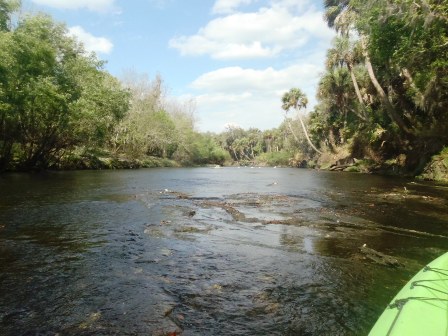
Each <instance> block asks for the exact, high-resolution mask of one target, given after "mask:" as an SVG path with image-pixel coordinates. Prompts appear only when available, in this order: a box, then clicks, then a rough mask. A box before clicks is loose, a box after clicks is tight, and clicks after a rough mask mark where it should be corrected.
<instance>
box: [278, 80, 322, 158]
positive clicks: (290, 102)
mask: <svg viewBox="0 0 448 336" xmlns="http://www.w3.org/2000/svg"><path fill="white" fill-rule="evenodd" d="M307 104H308V98H307V97H306V95H305V94H304V93H303V92H302V91H301V90H300V89H298V88H293V89H291V90H289V91H288V92H286V93H285V94H284V95H283V97H282V108H283V110H284V111H285V114H287V113H288V111H289V110H290V109H291V108H294V109H295V110H296V111H297V112H300V109H302V108H306V105H307ZM297 116H298V118H299V121H300V124H301V125H302V129H303V133H304V134H305V137H306V140H307V141H308V143H309V145H310V146H311V148H313V149H314V150H315V151H316V152H318V153H319V154H322V152H321V151H320V150H318V149H317V148H316V147H315V146H314V145H313V143H312V142H311V139H310V137H309V135H308V132H307V130H306V127H305V124H304V122H303V120H302V117H301V115H300V113H298V114H297ZM285 117H286V116H285ZM288 125H289V127H290V130H291V132H292V134H293V135H294V138H296V140H297V141H298V139H297V136H296V135H295V133H294V131H293V129H292V127H291V124H290V123H289V122H288Z"/></svg>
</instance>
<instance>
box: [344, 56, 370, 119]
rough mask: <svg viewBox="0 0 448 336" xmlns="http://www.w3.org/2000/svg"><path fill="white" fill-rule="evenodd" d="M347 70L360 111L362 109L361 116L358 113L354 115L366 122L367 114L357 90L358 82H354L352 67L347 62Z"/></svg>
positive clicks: (359, 92)
mask: <svg viewBox="0 0 448 336" xmlns="http://www.w3.org/2000/svg"><path fill="white" fill-rule="evenodd" d="M347 68H348V72H349V73H350V77H351V79H352V83H353V86H354V87H355V92H356V96H357V97H358V101H359V105H360V106H361V109H362V115H359V114H358V113H356V115H357V116H358V117H359V118H360V119H362V120H364V121H367V113H366V108H365V106H364V100H363V99H362V96H361V91H360V90H359V85H358V81H357V80H356V77H355V73H354V72H353V66H352V64H351V63H350V62H347Z"/></svg>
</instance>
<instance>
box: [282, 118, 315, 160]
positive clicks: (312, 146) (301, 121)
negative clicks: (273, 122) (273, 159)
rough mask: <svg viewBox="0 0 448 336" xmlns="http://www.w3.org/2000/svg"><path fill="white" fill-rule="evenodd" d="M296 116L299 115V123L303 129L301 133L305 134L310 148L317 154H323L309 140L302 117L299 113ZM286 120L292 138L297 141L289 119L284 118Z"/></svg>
mask: <svg viewBox="0 0 448 336" xmlns="http://www.w3.org/2000/svg"><path fill="white" fill-rule="evenodd" d="M297 116H298V117H299V120H300V124H301V125H302V129H303V133H304V134H305V137H306V140H307V141H308V143H309V145H310V146H311V148H312V149H314V150H315V151H316V152H318V153H319V154H323V153H322V152H321V151H320V150H318V149H317V148H316V147H315V146H314V145H313V143H312V142H311V139H310V137H309V135H308V131H307V130H306V127H305V124H304V123H303V120H302V117H301V116H300V114H297ZM286 121H287V122H288V126H289V130H290V131H291V133H292V135H293V136H294V139H295V140H296V141H297V142H299V139H298V138H297V135H296V133H295V132H294V130H293V129H292V126H291V123H290V121H289V119H286Z"/></svg>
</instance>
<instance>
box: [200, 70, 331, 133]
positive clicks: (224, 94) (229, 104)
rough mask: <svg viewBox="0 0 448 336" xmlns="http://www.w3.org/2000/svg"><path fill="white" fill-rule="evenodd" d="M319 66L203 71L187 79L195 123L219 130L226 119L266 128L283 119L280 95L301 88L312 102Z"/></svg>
mask: <svg viewBox="0 0 448 336" xmlns="http://www.w3.org/2000/svg"><path fill="white" fill-rule="evenodd" d="M321 70H322V69H321V66H318V65H317V64H313V63H311V62H308V63H306V64H303V65H293V66H289V67H286V68H284V69H279V70H277V69H274V68H272V67H269V68H266V69H263V70H256V69H244V68H241V67H226V68H221V69H218V70H215V71H211V72H208V73H206V74H203V75H202V76H200V77H199V78H197V79H196V80H195V81H193V82H192V83H191V88H192V89H193V90H195V91H198V92H199V94H197V95H196V96H195V99H196V102H197V110H198V116H199V124H200V127H201V129H203V130H212V131H216V132H220V131H222V130H223V129H224V126H225V125H226V124H228V123H230V122H233V123H237V124H239V125H241V126H242V127H244V128H248V127H257V128H260V129H269V128H273V127H277V126H278V125H279V124H280V122H281V121H282V119H283V112H282V109H281V102H280V101H281V96H282V95H283V93H285V92H286V91H288V90H289V89H290V88H292V87H299V88H301V89H302V90H303V91H304V92H305V93H306V94H307V96H308V99H309V100H310V107H312V105H314V104H315V97H314V95H315V87H316V84H317V81H318V77H319V72H320V71H321Z"/></svg>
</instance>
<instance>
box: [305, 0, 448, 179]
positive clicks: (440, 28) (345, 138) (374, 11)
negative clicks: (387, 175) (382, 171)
mask: <svg viewBox="0 0 448 336" xmlns="http://www.w3.org/2000/svg"><path fill="white" fill-rule="evenodd" d="M325 9H326V15H325V17H326V19H327V22H328V24H329V26H330V27H334V28H335V29H336V31H337V32H338V33H339V36H338V37H337V38H336V39H335V41H334V45H333V48H332V49H331V50H330V51H329V53H328V55H327V56H328V57H327V72H326V73H325V74H324V75H323V77H322V79H321V82H320V85H319V94H318V99H319V104H318V106H317V108H316V110H315V112H314V113H313V114H312V116H311V119H310V125H309V129H310V131H311V133H312V134H311V136H312V138H313V139H318V140H319V141H321V142H322V141H323V142H325V143H326V144H327V145H328V147H329V148H330V149H332V150H336V148H337V146H342V145H343V143H344V142H350V143H352V144H353V146H352V155H353V156H356V157H358V158H359V155H363V156H364V157H366V158H367V159H369V160H373V161H374V162H376V164H378V165H381V163H383V164H385V163H386V162H388V161H390V160H395V159H396V158H397V157H404V158H406V159H405V160H404V163H403V165H404V167H405V168H406V169H408V170H409V171H410V172H411V173H413V172H417V171H418V170H419V169H420V168H419V167H421V166H422V162H425V161H428V160H429V159H430V157H431V156H432V155H433V154H435V153H437V152H438V151H440V149H441V148H442V147H443V146H446V145H447V144H448V116H447V114H446V111H447V109H448V72H447V71H446V69H447V68H448V66H447V65H448V63H447V62H448V61H447V59H448V19H447V17H448V16H447V14H448V3H447V2H440V1H437V0H429V1H423V0H417V1H414V0H397V1H392V0H368V1H363V0H331V1H325ZM357 48H359V50H360V51H361V52H359V50H358V49H357ZM366 74H367V75H368V76H367V75H366ZM349 78H350V80H349ZM350 82H351V83H350Z"/></svg>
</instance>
